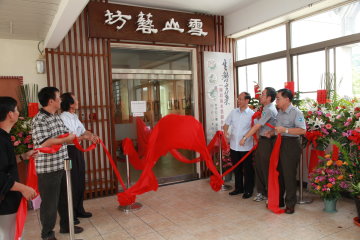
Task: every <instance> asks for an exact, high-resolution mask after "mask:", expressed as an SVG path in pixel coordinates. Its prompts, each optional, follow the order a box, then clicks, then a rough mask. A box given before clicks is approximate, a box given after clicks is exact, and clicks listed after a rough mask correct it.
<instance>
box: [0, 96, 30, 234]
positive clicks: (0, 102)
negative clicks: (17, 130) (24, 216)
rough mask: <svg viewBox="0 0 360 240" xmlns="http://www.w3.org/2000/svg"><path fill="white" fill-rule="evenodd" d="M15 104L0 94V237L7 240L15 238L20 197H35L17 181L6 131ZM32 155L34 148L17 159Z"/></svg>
mask: <svg viewBox="0 0 360 240" xmlns="http://www.w3.org/2000/svg"><path fill="white" fill-rule="evenodd" d="M16 104H17V102H16V100H15V99H13V98H12V97H0V239H10V240H12V239H14V237H15V236H14V235H15V227H16V212H17V211H18V208H19V205H20V201H21V198H22V197H24V198H26V199H27V200H30V199H32V198H34V197H35V196H36V192H35V190H34V189H32V188H31V187H28V186H26V185H24V184H21V183H19V175H18V169H17V163H16V156H15V151H14V142H12V141H11V137H10V134H9V132H10V130H11V128H12V127H13V126H14V124H15V123H16V122H17V120H18V118H19V111H18V110H17V107H16ZM33 154H35V151H34V150H30V151H28V152H26V153H24V154H21V155H20V158H24V159H28V158H29V157H30V156H32V155H33ZM33 157H35V156H34V155H33Z"/></svg>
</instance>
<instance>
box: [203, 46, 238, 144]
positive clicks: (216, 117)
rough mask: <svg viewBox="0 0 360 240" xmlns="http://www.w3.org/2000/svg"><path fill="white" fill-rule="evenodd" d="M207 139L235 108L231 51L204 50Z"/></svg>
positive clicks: (219, 127) (218, 128)
mask: <svg viewBox="0 0 360 240" xmlns="http://www.w3.org/2000/svg"><path fill="white" fill-rule="evenodd" d="M204 78H205V81H204V83H205V93H204V94H205V106H206V139H207V141H208V142H209V141H210V140H211V139H212V138H213V137H214V135H215V133H216V131H218V130H222V126H224V124H225V118H226V117H227V115H229V113H230V112H231V110H233V109H234V79H233V60H232V54H231V53H219V52H204Z"/></svg>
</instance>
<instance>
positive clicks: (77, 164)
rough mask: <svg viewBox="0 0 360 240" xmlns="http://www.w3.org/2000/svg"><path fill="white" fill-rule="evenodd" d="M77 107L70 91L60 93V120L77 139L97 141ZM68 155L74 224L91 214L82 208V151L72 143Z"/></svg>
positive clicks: (83, 162)
mask: <svg viewBox="0 0 360 240" xmlns="http://www.w3.org/2000/svg"><path fill="white" fill-rule="evenodd" d="M78 108H79V102H78V100H77V99H76V97H75V95H74V94H72V93H69V92H68V93H64V94H62V95H61V110H62V111H63V112H62V113H61V115H60V117H61V120H62V121H63V122H64V124H65V126H66V127H67V128H68V129H69V131H70V132H71V133H74V134H75V135H76V136H77V137H78V139H79V140H83V139H84V140H88V141H92V142H93V143H98V142H99V138H98V137H97V136H96V135H94V134H92V133H91V132H90V131H87V130H86V129H85V127H84V125H83V124H82V123H81V122H80V120H79V118H78V116H77V115H76V114H75V111H76V110H78ZM67 148H68V153H69V157H70V159H71V162H72V169H71V180H72V181H71V182H72V193H73V208H74V218H75V219H74V224H79V223H80V221H79V219H78V218H89V217H91V216H92V214H91V213H90V212H86V211H85V209H84V205H83V202H84V192H85V160H84V153H83V152H81V151H80V150H78V149H77V148H76V147H75V146H74V144H69V145H68V146H67Z"/></svg>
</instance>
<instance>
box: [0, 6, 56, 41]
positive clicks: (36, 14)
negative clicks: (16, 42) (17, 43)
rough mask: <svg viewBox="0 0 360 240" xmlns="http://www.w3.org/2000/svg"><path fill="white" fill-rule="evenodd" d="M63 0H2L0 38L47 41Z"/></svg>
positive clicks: (0, 7)
mask: <svg viewBox="0 0 360 240" xmlns="http://www.w3.org/2000/svg"><path fill="white" fill-rule="evenodd" d="M60 2H61V0H0V38H5V39H26V40H43V39H45V37H46V35H47V33H48V30H49V28H50V26H51V23H52V21H53V19H54V16H55V14H56V12H57V10H58V7H59V4H60Z"/></svg>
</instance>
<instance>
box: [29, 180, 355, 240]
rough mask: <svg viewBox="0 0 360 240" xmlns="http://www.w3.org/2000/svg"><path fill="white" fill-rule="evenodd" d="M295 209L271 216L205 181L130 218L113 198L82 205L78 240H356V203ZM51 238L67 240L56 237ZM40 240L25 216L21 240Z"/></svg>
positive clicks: (157, 198)
mask: <svg viewBox="0 0 360 240" xmlns="http://www.w3.org/2000/svg"><path fill="white" fill-rule="evenodd" d="M311 197H313V198H314V202H313V203H311V204H306V205H297V206H296V212H295V214H293V215H288V214H280V215H276V214H274V213H271V212H270V211H269V210H267V209H266V208H265V203H264V202H260V203H258V202H254V201H253V200H252V198H251V199H246V200H244V199H242V198H241V195H237V196H229V195H228V192H214V191H212V189H211V188H210V185H209V181H208V180H199V181H193V182H187V183H181V184H175V185H169V186H164V187H160V188H159V190H158V191H157V192H149V193H145V194H143V195H141V196H139V197H138V199H137V201H138V202H141V203H142V204H143V205H144V207H143V208H142V209H141V210H139V211H137V212H132V213H128V214H126V213H123V212H121V211H119V210H118V209H117V205H118V203H117V198H116V196H111V197H105V198H98V199H93V200H87V201H85V209H86V210H88V211H91V212H92V213H93V217H92V218H89V219H80V221H81V223H80V225H79V226H81V227H83V228H84V229H85V231H84V232H83V233H81V234H77V235H76V238H77V239H83V240H115V239H116V240H118V239H144V240H158V239H174V240H175V239H176V240H180V239H182V240H198V239H204V240H212V239H219V240H235V239H236V240H240V239H246V240H252V239H261V240H267V239H268V240H275V239H276V240H285V239H286V240H292V239H299V240H300V239H301V240H307V239H309V240H315V239H322V240H334V239H346V240H352V239H353V240H359V239H360V227H358V226H355V225H354V223H353V217H354V216H355V215H356V210H355V204H354V202H353V201H352V200H350V199H342V200H339V201H338V204H337V209H338V212H337V213H325V212H323V211H322V209H323V202H322V201H321V200H320V199H319V198H318V197H317V196H313V195H311ZM55 231H56V237H57V238H58V239H59V240H60V239H69V237H68V235H64V234H60V233H59V226H58V225H57V226H56V229H55ZM23 239H25V240H30V239H31V240H32V239H40V223H39V220H38V211H30V212H29V214H28V218H27V222H26V226H25V230H24V238H23Z"/></svg>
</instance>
